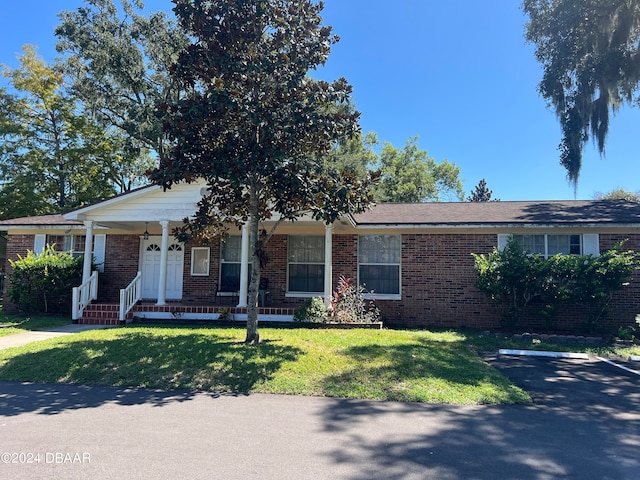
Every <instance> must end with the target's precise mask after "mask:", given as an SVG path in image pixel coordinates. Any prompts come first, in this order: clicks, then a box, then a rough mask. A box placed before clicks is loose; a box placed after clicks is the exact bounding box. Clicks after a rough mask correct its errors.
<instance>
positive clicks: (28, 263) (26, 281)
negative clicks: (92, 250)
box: [9, 245, 83, 313]
mask: <svg viewBox="0 0 640 480" xmlns="http://www.w3.org/2000/svg"><path fill="white" fill-rule="evenodd" d="M9 262H10V264H11V266H12V267H13V273H12V274H11V276H10V280H11V289H10V290H9V298H10V299H11V301H12V302H13V303H15V304H16V306H17V307H18V308H19V309H20V310H21V311H23V312H25V313H42V312H44V313H68V312H70V311H71V295H72V288H73V287H77V286H79V285H80V284H81V283H82V263H83V258H82V257H79V258H73V255H71V253H61V252H56V251H55V250H54V249H53V246H52V245H47V247H46V248H45V250H44V251H43V252H42V253H40V254H34V253H33V252H31V251H28V252H27V256H26V257H21V256H18V260H16V261H13V260H9Z"/></svg>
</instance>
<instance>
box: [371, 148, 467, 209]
mask: <svg viewBox="0 0 640 480" xmlns="http://www.w3.org/2000/svg"><path fill="white" fill-rule="evenodd" d="M379 167H380V173H381V178H380V181H379V182H378V184H377V186H376V191H375V199H376V201H378V202H428V201H436V202H437V201H440V200H442V199H443V198H450V197H453V198H454V199H456V200H462V199H463V198H464V190H463V187H462V182H461V181H460V178H459V176H460V167H457V166H456V165H455V164H453V163H450V162H449V161H448V160H443V161H442V162H440V163H437V162H436V161H435V159H434V158H433V157H430V156H428V155H427V152H426V151H424V150H420V148H418V137H412V138H410V139H409V140H407V143H406V144H405V146H404V147H402V148H401V149H396V148H395V147H394V146H393V145H391V144H390V143H385V144H384V146H383V147H382V151H381V152H380V159H379Z"/></svg>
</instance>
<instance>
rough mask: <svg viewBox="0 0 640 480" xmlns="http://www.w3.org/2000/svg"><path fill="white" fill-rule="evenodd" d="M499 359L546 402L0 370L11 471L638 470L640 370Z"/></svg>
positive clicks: (387, 474) (556, 473) (549, 473)
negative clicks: (158, 387)
mask: <svg viewBox="0 0 640 480" xmlns="http://www.w3.org/2000/svg"><path fill="white" fill-rule="evenodd" d="M487 360H488V361H490V362H491V363H492V364H494V365H495V366H496V367H497V368H499V369H501V370H502V371H503V372H505V374H507V375H508V376H509V377H510V378H512V379H513V380H514V381H515V382H516V383H518V384H520V385H522V386H524V387H525V388H527V389H528V390H529V391H531V392H532V393H533V397H534V403H533V404H530V405H514V406H507V407H496V406H473V407H452V406H440V405H424V404H406V403H394V402H374V401H362V400H342V399H331V398H315V397H294V396H282V395H249V396H229V395H226V396H217V395H212V394H203V393H193V392H185V391H171V392H164V391H150V390H144V389H122V388H111V387H85V386H71V385H48V384H46V385H45V384H22V383H16V382H0V475H2V477H3V478H12V479H18V480H19V479H34V478H68V479H85V478H92V479H107V478H127V477H129V478H138V479H163V478H166V479H175V478H192V479H200V478H203V479H204V478H222V479H353V480H360V479H362V480H365V479H430V478H433V479H445V480H446V479H485V478H486V479H492V478H502V479H511V478H514V479H515V478H517V479H557V478H572V479H573V478H575V479H585V478H598V479H637V478H640V398H639V395H640V381H639V378H638V377H636V376H634V375H631V374H628V373H626V372H623V371H622V370H618V369H615V368H614V367H611V366H609V365H606V364H604V363H601V362H595V361H586V362H585V361H568V360H553V359H540V358H535V359H532V358H519V357H509V358H507V357H500V358H498V357H493V358H491V357H488V358H487ZM20 454H23V455H22V456H20ZM29 454H31V457H28V455H29ZM37 454H39V456H38V457H37V458H39V461H38V462H35V461H34V459H35V455H37ZM29 458H31V460H32V461H31V463H27V462H28V460H29Z"/></svg>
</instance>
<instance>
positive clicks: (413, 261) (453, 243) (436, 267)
mask: <svg viewBox="0 0 640 480" xmlns="http://www.w3.org/2000/svg"><path fill="white" fill-rule="evenodd" d="M496 241H497V237H496V235H483V234H464V235H421V234H409V235H402V265H401V271H402V285H401V288H402V290H401V292H402V300H399V301H394V300H385V301H382V300H381V301H378V302H376V303H377V304H378V306H379V307H380V310H381V313H382V315H383V317H384V319H385V321H386V323H387V324H390V325H397V326H405V327H424V326H438V327H459V326H468V327H474V328H480V327H482V328H493V327H496V326H497V325H498V324H499V319H498V318H497V317H496V311H495V309H494V308H493V307H492V306H491V305H490V304H489V302H488V301H487V299H486V298H485V297H484V296H483V295H482V293H480V291H479V290H478V289H477V288H476V287H475V286H474V283H475V272H474V269H473V265H474V260H473V257H472V256H471V254H472V253H489V252H491V251H492V250H493V248H494V247H495V245H496Z"/></svg>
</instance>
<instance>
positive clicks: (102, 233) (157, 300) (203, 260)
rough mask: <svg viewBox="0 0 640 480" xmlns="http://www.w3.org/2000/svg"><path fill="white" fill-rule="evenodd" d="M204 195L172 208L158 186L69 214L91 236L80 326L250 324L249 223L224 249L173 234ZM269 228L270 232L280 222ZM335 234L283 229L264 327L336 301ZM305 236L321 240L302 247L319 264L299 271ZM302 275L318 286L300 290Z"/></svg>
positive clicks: (194, 188)
mask: <svg viewBox="0 0 640 480" xmlns="http://www.w3.org/2000/svg"><path fill="white" fill-rule="evenodd" d="M199 189H200V186H198V185H184V186H178V187H176V188H175V189H174V191H173V192H172V193H173V195H174V196H175V195H178V196H180V197H182V198H181V200H182V202H178V205H176V203H174V202H172V205H171V208H169V205H168V204H166V205H164V204H163V203H165V202H166V201H167V200H166V199H167V195H166V194H165V193H164V192H162V191H161V190H158V189H157V188H154V187H151V188H147V189H143V190H141V191H140V192H136V193H133V194H128V195H127V196H126V198H125V199H126V201H125V199H113V200H109V201H105V202H103V203H101V204H98V205H93V206H90V207H86V208H83V209H79V210H76V211H74V212H71V213H69V214H66V215H65V218H67V219H68V220H73V221H76V222H78V223H79V228H78V229H83V230H84V232H83V233H85V235H83V247H84V248H83V252H77V253H82V254H83V255H84V259H85V261H84V265H83V282H82V285H81V286H79V287H77V289H74V290H76V291H75V294H74V301H73V315H72V316H73V320H74V321H76V322H78V323H105V324H117V323H123V322H128V321H131V319H133V318H134V317H135V318H156V319H159V320H171V319H178V318H182V319H187V318H194V319H195V318H198V319H200V320H216V319H218V318H219V317H220V316H221V314H224V315H225V316H231V317H233V320H234V321H236V320H239V321H242V320H244V319H246V311H247V307H248V291H249V281H250V273H251V267H250V261H249V259H250V244H251V240H250V234H249V228H248V225H245V226H244V227H243V228H241V229H237V230H234V229H231V231H230V233H229V237H228V238H227V239H226V240H225V241H224V242H220V241H217V243H215V244H213V243H212V244H205V243H200V242H197V241H194V242H189V243H188V244H182V243H180V242H178V241H177V240H176V239H175V237H174V236H173V228H175V227H176V226H178V225H180V224H181V222H182V220H181V219H182V218H185V216H187V215H186V214H187V213H188V212H189V213H191V212H193V210H194V209H195V204H196V201H197V199H199V197H200V191H199ZM134 204H135V205H134ZM134 207H135V208H134ZM176 207H178V208H176ZM273 221H275V220H273ZM261 228H266V229H269V228H270V225H269V224H265V225H261ZM340 228H344V225H342V224H340ZM333 230H334V229H333V226H325V225H322V224H321V223H318V222H316V221H312V219H304V218H302V219H301V220H299V221H297V222H295V227H294V226H293V224H290V225H286V224H283V225H282V226H281V227H279V229H278V231H279V232H280V231H282V232H283V233H282V235H279V236H278V239H279V241H280V244H279V245H278V246H277V247H276V246H273V247H272V246H271V245H270V246H269V248H273V250H272V251H270V252H269V254H270V256H271V259H272V261H270V262H269V265H268V266H267V267H266V268H263V271H262V277H261V279H260V290H259V301H258V306H259V307H260V310H259V319H260V320H266V321H269V320H271V319H274V320H277V321H291V320H292V318H293V314H294V312H295V310H296V308H297V306H299V305H300V304H301V303H302V302H303V301H304V299H305V298H308V297H310V296H321V297H323V298H324V299H325V303H327V305H329V304H330V301H331V296H332V291H333V286H334V279H333V261H334V260H333V259H334V252H333V235H334V232H333ZM299 232H303V234H304V235H311V236H313V238H315V239H317V240H321V241H320V242H317V244H314V245H311V246H309V245H303V246H302V247H300V246H298V247H297V248H298V249H299V250H302V251H309V250H313V252H314V253H313V254H311V255H312V256H313V257H314V258H313V260H308V261H306V263H304V262H303V264H302V265H298V264H295V265H294V263H293V262H289V263H287V259H286V255H287V244H286V241H287V240H286V239H287V238H288V235H291V234H294V233H295V234H296V235H297V234H298V233H299ZM77 233H80V232H79V231H78V232H77ZM283 241H284V242H285V243H284V244H282V242H283ZM269 243H270V244H272V243H274V242H273V241H271V242H269ZM305 248H306V250H305ZM99 249H101V253H100V254H97V252H98V250H99ZM320 252H321V253H320ZM283 255H284V256H285V257H283ZM302 255H303V256H304V255H308V254H307V253H304V252H303V253H302ZM92 258H96V259H98V263H100V260H102V263H101V264H99V265H98V271H97V272H93V271H92V262H91V259H92ZM294 271H295V275H297V276H295V278H296V279H298V277H300V276H301V275H302V276H303V277H304V275H308V276H309V275H311V276H313V282H309V283H306V284H305V283H304V282H300V284H295V285H294V283H293V280H291V279H292V278H294V273H292V272H294ZM311 271H313V273H310V272H311ZM297 272H302V273H301V274H300V273H297ZM290 273H291V276H289V274H290ZM306 287H309V288H306ZM305 288H306V289H305Z"/></svg>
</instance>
